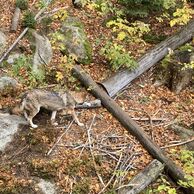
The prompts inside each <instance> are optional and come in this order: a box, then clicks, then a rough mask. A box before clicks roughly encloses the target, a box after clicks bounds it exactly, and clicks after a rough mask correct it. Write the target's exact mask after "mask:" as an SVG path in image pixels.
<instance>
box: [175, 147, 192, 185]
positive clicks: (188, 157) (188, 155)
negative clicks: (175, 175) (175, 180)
mask: <svg viewBox="0 0 194 194" xmlns="http://www.w3.org/2000/svg"><path fill="white" fill-rule="evenodd" d="M180 160H181V161H182V162H183V170H184V171H185V173H187V175H186V176H185V179H186V180H187V181H181V180H180V181H179V184H180V185H181V186H183V187H186V188H187V187H193V188H194V177H193V169H194V151H189V150H181V152H180Z"/></svg>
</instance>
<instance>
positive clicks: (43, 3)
mask: <svg viewBox="0 0 194 194" xmlns="http://www.w3.org/2000/svg"><path fill="white" fill-rule="evenodd" d="M48 2H49V1H47V0H39V1H38V2H37V3H36V4H35V6H36V7H37V8H39V9H42V8H44V7H46V6H47V5H48Z"/></svg>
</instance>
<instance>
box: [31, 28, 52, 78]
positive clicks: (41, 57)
mask: <svg viewBox="0 0 194 194" xmlns="http://www.w3.org/2000/svg"><path fill="white" fill-rule="evenodd" d="M32 35H33V36H34V37H35V47H36V51H35V54H34V58H33V67H32V70H33V72H35V73H36V74H38V75H41V74H44V66H45V65H48V64H49V63H50V61H51V59H52V56H53V52H52V47H51V44H50V41H49V39H48V38H47V37H46V36H42V35H40V34H38V33H37V32H36V31H34V32H32Z"/></svg>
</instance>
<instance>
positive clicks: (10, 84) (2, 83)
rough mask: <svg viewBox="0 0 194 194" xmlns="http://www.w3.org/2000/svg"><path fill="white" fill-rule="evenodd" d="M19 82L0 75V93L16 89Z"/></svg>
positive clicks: (4, 93) (5, 93)
mask: <svg viewBox="0 0 194 194" xmlns="http://www.w3.org/2000/svg"><path fill="white" fill-rule="evenodd" d="M19 86H20V84H19V83H18V82H17V81H16V80H15V79H14V78H12V77H7V76H4V77H0V95H1V94H3V95H7V94H8V93H11V92H12V91H16V90H17V89H18V87H19Z"/></svg>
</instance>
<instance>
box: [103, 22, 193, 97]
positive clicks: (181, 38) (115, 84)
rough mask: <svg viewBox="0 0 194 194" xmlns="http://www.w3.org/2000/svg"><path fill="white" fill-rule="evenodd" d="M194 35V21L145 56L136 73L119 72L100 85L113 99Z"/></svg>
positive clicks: (141, 59)
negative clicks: (170, 51) (170, 50)
mask: <svg viewBox="0 0 194 194" xmlns="http://www.w3.org/2000/svg"><path fill="white" fill-rule="evenodd" d="M193 33H194V20H192V21H191V22H190V23H189V24H188V25H187V26H185V27H184V28H183V29H182V30H181V31H180V32H178V33H177V34H175V35H173V36H171V37H169V38H167V39H166V40H164V41H162V42H161V43H160V44H158V45H156V46H155V47H154V48H153V49H152V50H150V51H148V52H147V53H146V54H145V55H143V56H142V57H141V58H140V59H139V60H138V61H137V62H138V64H139V66H138V67H137V69H135V70H134V71H129V70H127V69H125V70H122V71H119V72H117V73H115V74H114V75H112V76H111V77H109V78H108V79H106V80H104V81H103V82H102V83H100V84H101V85H102V86H103V87H104V88H105V89H106V91H107V93H108V94H109V96H111V97H113V96H114V95H115V94H116V93H117V92H119V91H120V90H122V89H123V88H124V87H125V86H127V85H128V84H129V83H130V82H131V81H132V80H134V79H135V78H136V77H138V76H139V75H141V74H142V73H143V72H145V71H146V70H148V69H149V68H150V67H152V66H153V65H154V64H156V63H157V62H158V61H160V60H161V59H162V58H163V57H164V56H165V55H167V53H168V49H169V48H170V49H172V50H174V49H176V48H178V47H179V46H180V45H182V44H184V43H186V42H187V41H189V40H190V39H191V38H192V36H193Z"/></svg>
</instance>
